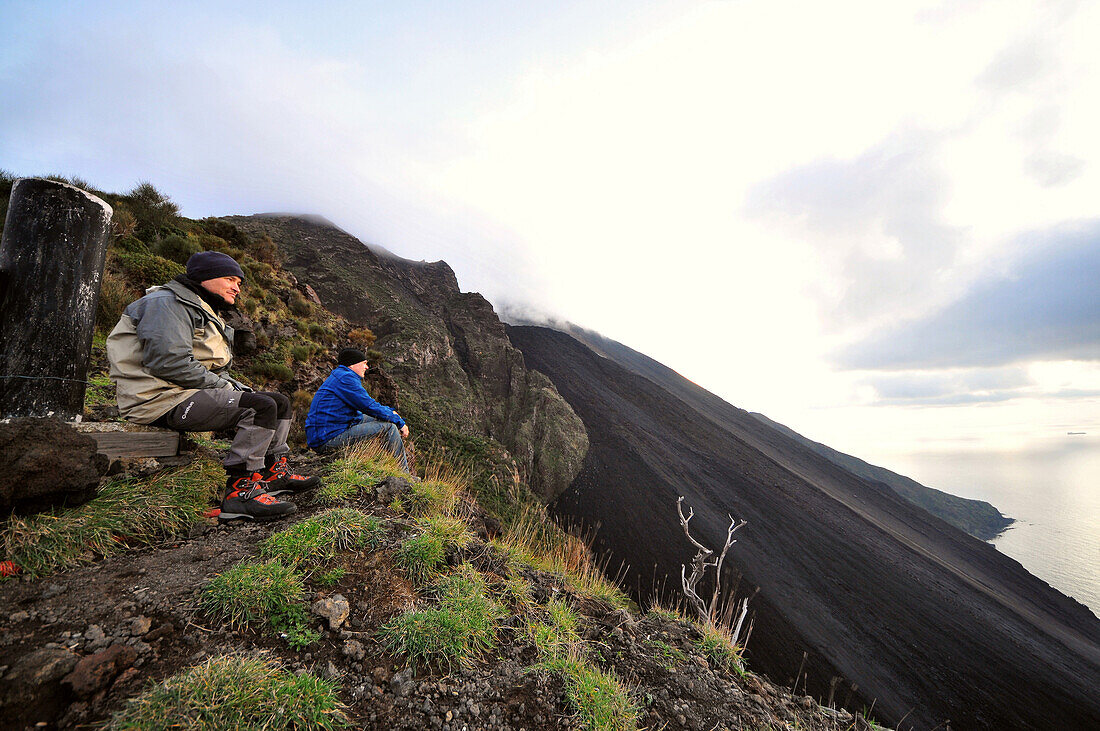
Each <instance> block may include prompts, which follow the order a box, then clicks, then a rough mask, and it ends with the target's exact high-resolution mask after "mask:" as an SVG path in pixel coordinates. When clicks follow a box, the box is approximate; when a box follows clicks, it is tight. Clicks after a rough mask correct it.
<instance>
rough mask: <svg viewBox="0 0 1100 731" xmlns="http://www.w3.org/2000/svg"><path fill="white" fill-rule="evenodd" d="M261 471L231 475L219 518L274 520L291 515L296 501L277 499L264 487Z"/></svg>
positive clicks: (227, 482)
mask: <svg viewBox="0 0 1100 731" xmlns="http://www.w3.org/2000/svg"><path fill="white" fill-rule="evenodd" d="M262 477H263V476H262V475H261V474H260V473H259V472H253V473H252V475H250V476H248V477H234V476H232V475H230V476H229V477H228V478H227V479H226V481H225V489H226V495H225V499H224V500H222V508H221V514H219V515H218V519H219V520H237V519H238V518H244V519H247V520H272V519H274V518H281V517H283V516H284V515H290V514H291V513H293V512H294V511H295V510H297V509H298V508H296V507H295V506H294V503H288V502H284V501H282V500H276V499H275V498H273V497H272V496H271V495H269V494H268V493H267V492H266V491H265V490H264V488H263V485H264V483H263V479H262Z"/></svg>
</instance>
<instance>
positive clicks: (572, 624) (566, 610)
mask: <svg viewBox="0 0 1100 731" xmlns="http://www.w3.org/2000/svg"><path fill="white" fill-rule="evenodd" d="M546 615H547V621H545V622H542V621H538V620H529V621H528V622H527V626H526V627H525V628H524V635H525V636H526V638H527V640H528V641H529V642H530V643H531V644H532V645H534V646H535V650H536V651H537V652H538V656H539V659H540V660H542V661H543V662H549V661H551V660H555V659H562V658H567V657H569V656H571V655H573V654H576V653H577V652H579V651H580V648H581V647H582V645H583V643H582V641H581V636H580V633H579V632H577V626H578V624H579V620H578V618H577V614H576V612H574V611H573V610H572V609H570V607H569V605H568V604H566V603H565V602H564V601H562V600H560V599H551V600H550V603H549V604H547V605H546Z"/></svg>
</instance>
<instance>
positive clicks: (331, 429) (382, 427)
mask: <svg viewBox="0 0 1100 731" xmlns="http://www.w3.org/2000/svg"><path fill="white" fill-rule="evenodd" d="M336 362H337V364H338V365H337V366H336V368H335V369H333V371H332V373H330V374H329V376H328V378H326V379H325V382H324V383H323V384H321V387H320V388H319V389H317V393H316V394H314V396H313V401H312V402H311V403H310V405H309V415H308V416H306V442H307V443H308V444H309V447H310V449H313V450H315V451H318V452H327V451H331V450H334V449H336V448H338V447H343V446H345V445H347V444H352V443H354V442H359V441H363V440H365V439H370V438H372V437H374V436H381V438H382V440H383V441H384V442H385V445H386V448H387V449H388V450H389V451H390V452H392V453H393V455H394V456H395V457H397V459H398V460H399V461H400V462H401V468H402V469H404V470H405V471H406V472H407V471H408V469H409V463H408V460H407V459H406V458H405V443H404V442H403V441H402V439H408V438H409V427H408V425H407V424H405V420H404V419H402V418H401V416H400V415H399V414H398V413H397V412H396V411H394V410H393V409H391V408H389V407H388V406H383V405H382V404H380V403H378V402H377V401H375V400H374V399H372V398H371V397H370V394H369V393H367V390H366V389H365V388H363V376H364V375H366V373H367V368H368V367H369V366H368V364H367V356H366V354H364V353H363V351H361V350H358V349H357V348H344V349H343V350H341V351H340V354H339V355H338V356H337V359H336Z"/></svg>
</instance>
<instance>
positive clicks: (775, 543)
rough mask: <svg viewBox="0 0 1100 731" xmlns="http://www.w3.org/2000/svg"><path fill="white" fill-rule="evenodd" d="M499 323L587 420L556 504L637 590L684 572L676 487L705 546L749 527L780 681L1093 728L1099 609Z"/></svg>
mask: <svg viewBox="0 0 1100 731" xmlns="http://www.w3.org/2000/svg"><path fill="white" fill-rule="evenodd" d="M508 333H509V337H510V338H511V340H512V342H513V343H514V344H515V345H516V346H517V347H518V348H520V350H522V351H523V353H524V357H525V359H526V363H527V366H528V367H529V368H532V369H536V370H539V371H541V372H543V373H545V374H547V375H548V376H550V378H551V380H552V381H553V382H554V384H555V385H556V386H557V388H558V391H559V392H560V393H561V394H562V395H563V396H564V397H565V399H566V400H567V401H568V402H569V403H570V404H571V405H572V407H573V409H574V410H575V411H576V412H577V414H578V415H579V416H580V417H581V419H582V420H583V421H584V424H585V427H586V428H587V430H588V434H589V440H590V449H589V452H588V456H587V457H586V458H585V461H584V465H583V467H582V470H581V472H580V474H579V475H578V476H577V478H576V479H575V480H574V482H573V484H572V486H571V487H570V489H569V490H567V491H566V492H565V493H563V494H562V496H561V497H560V498H559V499H558V501H557V503H556V504H555V509H556V510H557V511H558V513H559V514H561V515H562V516H564V517H565V518H567V519H572V520H577V521H581V522H584V523H587V524H588V525H590V526H596V525H598V526H599V529H598V532H597V536H596V539H597V547H598V548H599V549H602V550H606V551H608V552H609V553H610V555H611V557H612V561H613V565H615V564H617V563H618V562H619V561H624V562H626V563H627V564H629V567H630V574H631V578H632V580H633V581H634V582H635V584H636V585H637V586H638V587H640V590H641V593H643V594H644V593H645V592H646V590H647V589H648V588H649V585H650V583H651V582H652V581H653V580H654V578H655V577H656V578H657V579H658V580H660V577H663V576H668V577H669V580H668V583H669V584H670V585H673V584H675V583H677V582H678V578H677V577H678V575H679V571H680V563H681V562H682V561H683V560H684V559H685V558H687V557H688V554H689V552H688V550H687V547H686V545H685V539H684V537H683V534H682V532H681V531H680V528H679V525H678V522H677V520H676V517H675V504H676V497H677V495H685V496H686V498H687V502H688V503H689V504H690V505H692V506H693V507H694V508H695V511H696V514H697V515H696V518H695V520H694V521H693V523H692V525H693V528H694V529H695V530H696V531H697V533H699V534H702V535H703V536H705V537H706V540H707V542H709V543H711V544H713V545H719V544H720V542H721V540H722V539H723V538H724V536H725V529H726V525H727V518H726V514H727V513H733V514H734V515H736V516H738V517H743V518H746V519H747V520H748V521H749V525H748V527H747V528H746V529H744V530H743V531H741V533H739V534H738V537H739V541H738V543H737V544H735V546H734V547H733V548H732V549H731V551H730V558H731V559H732V560H733V561H734V562H735V563H736V567H737V568H738V569H739V570H740V571H741V572H742V573H743V577H744V580H743V581H742V588H743V589H745V588H746V587H745V586H744V585H745V584H746V583H749V584H751V585H754V586H759V587H760V590H761V591H760V594H759V595H758V596H757V598H756V599H755V600H754V602H753V607H754V609H755V611H756V615H757V616H756V628H755V630H754V632H753V635H752V639H751V641H750V643H749V656H750V662H751V663H752V665H753V667H754V668H757V669H761V670H763V671H764V672H766V673H768V674H769V675H770V676H771V677H772V678H773V679H775V680H777V681H779V682H791V681H793V680H794V678H795V675H796V673H797V672H798V669H799V666H800V664H801V663H802V658H803V652H804V651H805V652H808V653H809V658H808V660H807V661H806V664H805V666H806V670H805V671H804V672H807V671H808V673H809V683H808V687H809V691H810V692H811V693H813V694H815V695H818V696H822V697H824V696H826V695H827V694H828V688H829V684H830V681H831V680H832V678H833V677H834V676H843V678H844V679H845V681H846V682H845V683H843V684H841V685H840V688H839V689H838V691H837V695H836V698H837V700H838V701H844V700H845V699H846V697H847V696H848V695H849V693H852V696H853V700H852V703H853V705H855V706H856V708H857V709H858V708H859V707H860V706H861V705H863V706H869V705H870V704H871V702H872V701H873V702H874V704H875V705H874V712H875V715H877V716H880V717H882V718H884V719H885V720H887V721H890V722H891V723H894V724H899V725H900V726H901V727H902V728H918V729H931V728H934V727H937V726H938V727H939V728H943V727H944V726H943V723H944V722H945V721H946V720H948V719H949V720H950V727H951V728H952V729H987V728H997V729H1025V728H1027V729H1033V728H1066V729H1069V728H1100V696H1098V695H1097V694H1096V692H1095V689H1096V687H1098V683H1100V621H1098V620H1097V619H1096V617H1094V616H1093V615H1092V614H1091V613H1090V612H1089V611H1088V610H1087V609H1086V608H1084V607H1083V606H1082V605H1080V604H1078V603H1077V602H1075V601H1073V600H1072V599H1069V598H1068V597H1065V596H1063V595H1061V594H1059V593H1058V592H1056V591H1054V590H1053V589H1051V588H1050V587H1049V586H1047V585H1046V584H1045V583H1043V582H1042V581H1040V580H1039V579H1037V578H1035V577H1033V576H1031V575H1030V574H1029V573H1027V571H1025V570H1024V569H1023V568H1022V567H1021V566H1020V565H1019V564H1018V563H1017V562H1015V561H1013V560H1011V559H1009V558H1007V557H1005V556H1003V555H1001V554H999V553H998V552H997V551H996V550H995V549H993V548H992V547H990V546H988V545H986V544H983V543H982V542H980V541H978V540H976V539H974V538H971V537H970V536H967V535H966V534H965V533H963V532H962V531H960V530H957V529H955V528H953V527H952V526H949V525H947V524H946V523H944V522H943V521H941V520H939V519H937V518H935V517H933V516H931V515H929V514H928V513H926V512H924V511H923V510H920V509H919V508H916V507H914V506H912V505H910V504H909V503H907V502H906V501H904V500H902V499H901V498H900V497H898V496H897V495H895V494H893V493H892V492H890V491H883V490H880V489H877V488H876V487H874V486H872V485H870V484H868V483H867V482H865V481H863V480H862V479H860V478H858V477H856V476H855V475H852V474H851V473H849V472H847V471H845V470H843V469H842V468H840V467H839V466H837V465H835V464H833V463H832V462H830V461H828V460H827V459H825V458H824V457H822V456H820V455H818V454H816V453H814V452H813V451H811V450H809V449H808V448H806V447H805V446H803V445H801V444H799V443H798V442H796V441H795V440H793V439H791V438H789V437H787V436H786V435H784V434H781V433H780V432H777V431H776V430H774V429H771V428H769V427H767V426H765V425H764V424H763V423H761V422H759V421H757V420H756V419H754V418H752V417H751V416H749V415H748V414H747V412H742V413H744V414H745V416H744V419H743V420H738V419H732V418H731V419H729V420H727V422H726V423H724V424H723V425H721V426H720V425H719V424H717V423H716V422H715V421H713V420H711V419H709V418H706V417H704V416H702V415H701V414H700V413H699V412H698V411H697V410H695V409H694V408H692V406H690V405H688V404H687V403H686V402H685V401H683V400H681V399H679V398H676V397H675V396H673V395H671V394H670V393H668V392H667V391H666V390H664V389H662V388H661V387H659V386H657V385H656V384H654V383H653V382H652V381H650V380H648V379H646V378H643V377H641V376H640V375H638V374H636V373H632V372H630V371H628V370H626V369H624V368H622V367H621V366H619V365H617V364H616V363H614V362H612V361H611V360H608V359H607V358H603V357H601V356H599V355H597V354H596V353H594V352H593V351H592V350H590V349H588V348H587V347H585V346H584V345H582V344H581V343H579V342H578V341H576V340H575V339H573V338H571V337H570V336H568V335H565V334H563V333H560V332H557V331H553V330H548V329H545V328H535V327H512V328H509V330H508ZM803 682H804V681H803ZM853 684H854V685H856V686H858V690H856V691H854V692H852V691H851V686H852V685H853ZM903 717H904V721H903V720H902V719H903Z"/></svg>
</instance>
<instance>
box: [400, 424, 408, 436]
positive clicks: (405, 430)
mask: <svg viewBox="0 0 1100 731" xmlns="http://www.w3.org/2000/svg"><path fill="white" fill-rule="evenodd" d="M401 438H402V439H408V438H409V425H408V424H406V425H405V426H403V427H401Z"/></svg>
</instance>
